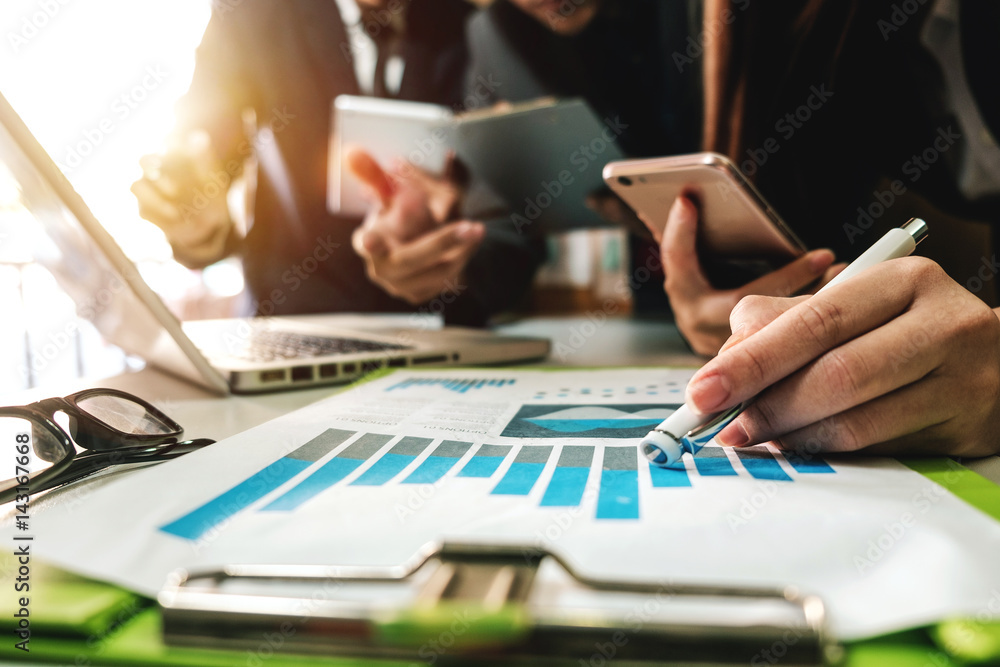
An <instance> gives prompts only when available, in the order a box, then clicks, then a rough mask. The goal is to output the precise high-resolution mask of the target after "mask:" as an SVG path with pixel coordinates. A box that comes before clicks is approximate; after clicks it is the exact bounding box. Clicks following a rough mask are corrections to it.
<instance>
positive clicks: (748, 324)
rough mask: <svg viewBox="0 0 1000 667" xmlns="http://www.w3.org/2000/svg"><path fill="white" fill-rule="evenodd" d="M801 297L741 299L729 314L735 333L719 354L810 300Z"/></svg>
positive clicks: (749, 297) (730, 323)
mask: <svg viewBox="0 0 1000 667" xmlns="http://www.w3.org/2000/svg"><path fill="white" fill-rule="evenodd" d="M808 298H809V297H808V296H800V297H794V298H789V299H784V298H780V297H775V296H747V297H743V298H742V299H740V301H739V303H737V304H736V307H735V308H733V310H732V312H731V313H730V314H729V327H730V330H731V331H732V332H733V333H732V335H731V336H730V337H729V340H727V341H726V342H725V344H723V346H722V349H720V350H719V352H720V353H721V352H724V351H725V350H727V349H729V348H730V347H732V346H733V345H735V344H736V343H738V342H740V341H741V340H744V339H745V338H748V337H749V336H752V335H753V334H755V333H757V332H758V331H760V330H761V329H763V328H764V327H765V326H767V325H768V324H770V323H771V322H773V321H774V320H775V319H777V317H778V316H779V315H781V314H782V313H784V312H786V311H788V310H791V308H792V307H793V306H795V305H796V304H799V303H801V302H802V301H804V300H806V299H808Z"/></svg>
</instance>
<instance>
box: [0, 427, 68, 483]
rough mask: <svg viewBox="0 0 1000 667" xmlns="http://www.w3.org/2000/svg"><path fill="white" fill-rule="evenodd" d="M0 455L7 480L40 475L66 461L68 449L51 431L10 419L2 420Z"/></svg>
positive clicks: (0, 464)
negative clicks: (0, 455)
mask: <svg viewBox="0 0 1000 667" xmlns="http://www.w3.org/2000/svg"><path fill="white" fill-rule="evenodd" d="M0 452H3V459H2V461H0V466H2V468H3V474H2V475H0V477H3V478H4V479H8V478H14V477H18V476H20V475H24V474H37V473H39V472H42V471H44V470H47V469H48V468H51V467H52V465H53V464H54V463H58V462H59V461H62V460H63V459H64V458H66V446H65V445H64V444H63V442H62V441H61V440H59V439H58V438H57V437H56V436H55V435H54V434H53V433H52V432H51V431H49V429H48V428H46V427H44V426H42V425H40V424H36V423H34V422H33V421H30V420H28V419H23V418H21V417H11V416H2V417H0ZM19 468H20V469H19ZM25 470H27V472H25Z"/></svg>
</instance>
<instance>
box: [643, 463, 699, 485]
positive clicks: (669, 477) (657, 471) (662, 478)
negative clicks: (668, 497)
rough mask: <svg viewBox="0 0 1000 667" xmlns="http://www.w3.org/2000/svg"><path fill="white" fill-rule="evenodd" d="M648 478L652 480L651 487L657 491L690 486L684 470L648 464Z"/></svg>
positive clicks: (689, 480)
mask: <svg viewBox="0 0 1000 667" xmlns="http://www.w3.org/2000/svg"><path fill="white" fill-rule="evenodd" d="M649 476H650V477H651V478H652V480H653V487H654V488H657V489H662V488H666V487H679V486H691V479H690V478H689V477H688V474H687V470H684V469H681V470H674V469H673V468H661V467H660V466H656V465H653V464H652V463H650V464H649Z"/></svg>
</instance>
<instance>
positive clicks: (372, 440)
mask: <svg viewBox="0 0 1000 667" xmlns="http://www.w3.org/2000/svg"><path fill="white" fill-rule="evenodd" d="M528 407H531V408H539V407H544V406H524V407H522V410H521V412H524V411H525V410H526V409H527V408H528ZM588 407H589V408H595V409H596V408H602V406H588ZM621 407H631V408H642V409H640V410H638V412H644V411H648V409H647V408H645V407H643V406H621ZM570 409H571V410H582V409H585V407H584V406H576V407H574V408H570ZM521 412H519V413H518V414H519V415H520V414H521ZM529 412H534V410H529ZM622 413H623V414H637V412H634V411H633V412H629V411H628V410H623V411H622ZM656 421H657V422H658V421H659V418H657V419H656ZM508 428H510V425H508ZM601 428H602V429H603V428H604V427H601ZM642 428H643V429H646V428H648V426H643V427H642ZM643 433H645V430H643ZM504 434H505V435H506V434H507V431H506V430H505V431H504ZM731 452H732V453H731V454H727V451H726V450H724V449H722V448H720V447H706V448H705V449H703V450H702V452H701V453H700V454H699V456H697V457H695V458H694V459H693V464H694V465H693V467H691V468H688V469H684V470H667V469H663V468H659V467H657V466H654V465H651V464H649V463H647V462H645V461H642V460H640V457H639V453H638V449H637V447H636V446H635V445H634V444H633V445H625V446H610V445H604V446H597V445H585V444H564V445H558V446H557V445H537V444H525V445H498V444H489V443H483V444H480V445H477V446H474V445H473V443H470V442H460V441H456V440H437V441H435V440H434V439H432V438H419V437H413V436H401V437H400V436H393V435H389V434H382V433H360V432H355V431H347V430H343V429H335V428H331V429H327V430H326V431H325V432H324V433H322V434H321V435H320V436H318V437H316V438H314V439H313V440H310V441H309V442H307V443H305V444H303V445H302V446H300V447H298V448H297V449H295V450H293V451H291V452H290V453H289V454H287V455H285V456H283V457H281V458H280V459H278V460H276V461H275V462H273V463H271V464H270V465H268V466H267V467H265V468H264V469H262V470H260V471H259V472H257V473H256V474H254V475H252V476H250V477H248V478H247V479H246V480H244V481H243V482H240V483H239V484H237V485H236V486H234V487H232V488H230V489H229V490H228V491H225V492H224V493H222V494H220V495H219V496H217V497H215V498H213V499H212V500H210V501H208V502H207V503H205V504H203V505H201V506H200V507H197V508H196V509H194V510H192V511H190V512H188V513H187V514H185V515H184V516H181V517H179V518H178V519H176V520H174V521H171V522H170V523H168V524H165V525H163V526H161V530H162V531H163V532H166V533H169V534H171V535H176V536H178V537H182V538H184V539H188V540H197V539H198V538H199V537H201V536H202V535H204V534H205V533H206V532H208V531H209V530H212V529H213V528H214V527H216V526H217V525H219V524H221V523H222V522H224V521H226V520H228V519H229V518H230V517H232V516H233V515H234V514H236V513H238V512H241V511H243V510H245V509H247V508H249V507H250V506H251V505H254V504H256V503H258V502H259V501H260V500H262V499H265V498H269V500H268V502H267V503H266V504H264V505H263V506H261V507H259V508H258V509H257V510H256V511H260V512H294V511H296V510H298V509H299V508H300V507H301V506H302V505H304V504H305V503H307V502H309V501H310V500H312V499H314V498H316V497H317V496H319V495H320V494H322V493H325V492H327V491H329V490H330V489H332V488H334V487H341V486H343V487H372V486H386V485H413V484H438V483H442V482H445V481H446V478H454V479H463V478H464V479H478V480H483V481H488V482H489V483H488V484H484V485H483V487H482V489H481V491H482V493H483V494H484V495H495V496H522V497H524V498H527V497H528V496H529V495H531V494H532V492H533V491H534V490H535V489H536V487H537V486H539V485H544V491H543V492H542V493H541V496H540V499H538V500H537V501H535V502H537V506H538V507H542V508H546V507H578V506H579V505H580V504H581V502H582V500H583V497H584V493H585V491H586V489H587V486H588V484H592V485H593V486H594V487H595V488H596V489H597V506H596V511H595V514H594V519H595V520H598V521H603V520H638V519H639V518H640V488H641V485H640V476H639V466H640V465H642V466H646V467H648V469H649V488H648V489H647V490H646V491H647V492H653V491H655V490H657V489H683V488H688V489H690V488H691V487H692V480H696V479H698V478H710V477H727V476H739V475H743V476H749V477H751V478H754V479H760V480H771V481H781V482H793V481H794V480H795V478H796V476H797V475H798V474H817V473H819V474H824V473H825V474H832V473H834V472H835V471H834V469H833V468H832V467H831V466H830V465H829V464H828V463H827V462H826V461H824V460H823V459H821V458H819V457H812V458H810V459H808V460H806V459H803V458H801V457H787V458H786V457H783V456H782V455H781V454H780V453H776V452H772V451H770V450H769V449H767V448H766V447H753V448H748V449H743V450H731ZM547 471H548V473H549V474H546V472H547ZM302 473H307V474H305V475H304V476H302V477H300V478H299V479H298V481H297V482H296V483H295V484H294V485H292V486H290V487H288V486H287V482H289V481H291V480H292V479H293V478H296V477H299V476H300V474H302ZM535 495H536V496H537V495H538V494H535Z"/></svg>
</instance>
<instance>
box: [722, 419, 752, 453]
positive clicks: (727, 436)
mask: <svg viewBox="0 0 1000 667" xmlns="http://www.w3.org/2000/svg"><path fill="white" fill-rule="evenodd" d="M715 441H716V442H718V443H719V444H720V445H722V446H723V447H742V446H743V445H745V444H747V443H748V442H750V436H749V435H747V430H746V429H745V428H743V424H741V423H740V422H739V421H738V420H737V421H734V422H733V423H732V424H730V425H729V426H727V427H726V428H724V429H722V430H721V431H720V432H719V434H718V435H716V436H715Z"/></svg>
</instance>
